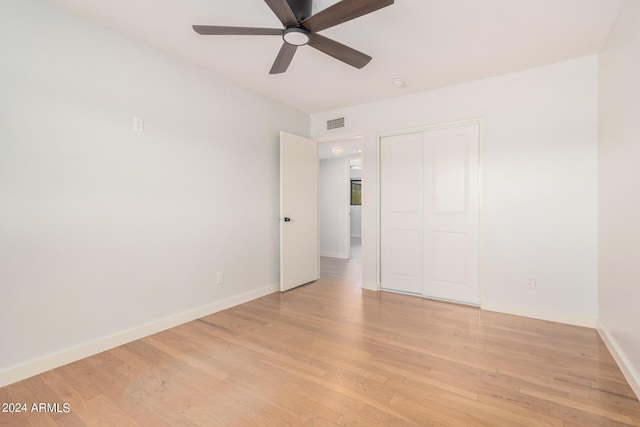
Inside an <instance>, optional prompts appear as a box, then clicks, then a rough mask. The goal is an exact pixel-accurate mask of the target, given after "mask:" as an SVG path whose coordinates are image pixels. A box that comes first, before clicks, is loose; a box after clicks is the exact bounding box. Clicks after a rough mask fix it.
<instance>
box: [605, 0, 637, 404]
mask: <svg viewBox="0 0 640 427" xmlns="http://www.w3.org/2000/svg"><path fill="white" fill-rule="evenodd" d="M599 76H600V79H599V83H600V86H599V89H600V93H599V95H600V96H599V99H600V109H599V111H600V115H599V145H598V168H599V175H598V190H599V195H598V197H599V206H598V209H599V210H598V215H599V310H600V312H599V326H600V329H601V332H604V337H605V339H608V344H609V345H610V348H611V349H612V350H613V351H612V353H614V355H616V356H617V357H618V362H619V364H620V365H621V366H622V367H623V371H624V372H625V374H626V375H627V379H628V380H629V383H631V385H632V386H633V387H634V389H635V392H636V394H637V395H638V396H640V332H639V327H640V309H639V307H638V304H640V263H639V261H640V223H639V222H638V219H639V218H640V168H639V167H638V159H640V130H639V128H638V123H640V103H639V102H638V100H639V99H640V85H638V76H640V2H637V1H628V2H626V4H625V6H624V8H623V10H622V12H621V13H620V17H619V20H618V22H617V23H616V25H615V26H614V27H613V29H612V31H611V33H610V34H609V38H608V40H607V42H606V44H605V46H604V48H603V50H602V53H601V55H600V61H599Z"/></svg>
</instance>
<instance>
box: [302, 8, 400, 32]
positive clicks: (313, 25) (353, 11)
mask: <svg viewBox="0 0 640 427" xmlns="http://www.w3.org/2000/svg"><path fill="white" fill-rule="evenodd" d="M393 2H394V0H342V1H341V2H338V3H336V4H334V5H333V6H330V7H328V8H326V9H325V10H323V11H320V12H318V13H316V14H315V15H313V16H310V17H309V18H307V19H305V20H304V21H302V22H301V24H302V26H303V27H305V28H306V29H307V30H309V31H311V32H314V33H315V32H316V31H322V30H324V29H326V28H330V27H333V26H334V25H338V24H342V23H343V22H347V21H351V20H352V19H355V18H358V17H360V16H362V15H366V14H367V13H371V12H374V11H376V10H378V9H382V8H383V7H387V6H390V5H392V4H393Z"/></svg>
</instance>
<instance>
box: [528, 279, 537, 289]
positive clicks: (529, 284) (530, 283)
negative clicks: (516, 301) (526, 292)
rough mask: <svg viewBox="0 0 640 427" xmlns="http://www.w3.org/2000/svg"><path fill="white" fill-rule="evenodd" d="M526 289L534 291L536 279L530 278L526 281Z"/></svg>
mask: <svg viewBox="0 0 640 427" xmlns="http://www.w3.org/2000/svg"><path fill="white" fill-rule="evenodd" d="M527 288H529V289H535V288H536V278H535V277H532V278H530V279H529V280H527Z"/></svg>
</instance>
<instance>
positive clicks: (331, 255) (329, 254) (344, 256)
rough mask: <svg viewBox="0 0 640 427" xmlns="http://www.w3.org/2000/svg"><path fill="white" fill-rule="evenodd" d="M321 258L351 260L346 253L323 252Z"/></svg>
mask: <svg viewBox="0 0 640 427" xmlns="http://www.w3.org/2000/svg"><path fill="white" fill-rule="evenodd" d="M320 256H322V257H326V258H339V259H349V257H348V256H347V254H345V253H344V252H324V251H321V252H320Z"/></svg>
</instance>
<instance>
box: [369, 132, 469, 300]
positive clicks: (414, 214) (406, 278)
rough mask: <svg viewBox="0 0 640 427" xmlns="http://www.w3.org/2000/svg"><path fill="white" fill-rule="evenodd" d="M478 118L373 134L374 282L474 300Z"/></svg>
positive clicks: (456, 298)
mask: <svg viewBox="0 0 640 427" xmlns="http://www.w3.org/2000/svg"><path fill="white" fill-rule="evenodd" d="M478 149H479V125H478V124H477V123H473V124H465V125H457V126H447V127H438V128H431V129H428V130H425V131H421V132H414V133H408V134H400V135H393V136H386V137H382V138H381V139H380V284H381V288H382V289H387V290H394V291H401V292H407V293H413V294H419V295H424V296H427V297H432V298H438V299H444V300H449V301H456V302H462V303H467V304H478V303H479V301H480V298H479V287H478V258H479V249H478V227H479V220H478V215H479V206H478V203H479V197H478V196H479V188H478V183H479V168H478V159H479V157H478V156H479V153H478Z"/></svg>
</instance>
